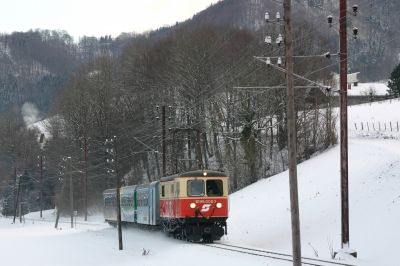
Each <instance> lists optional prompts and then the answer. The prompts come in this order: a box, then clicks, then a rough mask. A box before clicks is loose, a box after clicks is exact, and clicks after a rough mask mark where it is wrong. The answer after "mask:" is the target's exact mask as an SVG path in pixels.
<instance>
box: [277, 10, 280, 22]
mask: <svg viewBox="0 0 400 266" xmlns="http://www.w3.org/2000/svg"><path fill="white" fill-rule="evenodd" d="M280 20H281V13H279V12H276V21H277V22H279V21H280Z"/></svg>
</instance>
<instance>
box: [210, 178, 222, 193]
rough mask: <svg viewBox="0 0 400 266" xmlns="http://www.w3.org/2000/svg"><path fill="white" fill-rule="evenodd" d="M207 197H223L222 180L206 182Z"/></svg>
mask: <svg viewBox="0 0 400 266" xmlns="http://www.w3.org/2000/svg"><path fill="white" fill-rule="evenodd" d="M206 188H207V196H209V197H219V196H223V195H224V188H223V184H222V180H220V179H210V180H207V182H206Z"/></svg>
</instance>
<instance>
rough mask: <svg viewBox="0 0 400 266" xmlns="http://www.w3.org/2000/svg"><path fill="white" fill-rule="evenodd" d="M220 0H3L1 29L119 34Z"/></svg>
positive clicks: (180, 17) (159, 23) (178, 17)
mask: <svg viewBox="0 0 400 266" xmlns="http://www.w3.org/2000/svg"><path fill="white" fill-rule="evenodd" d="M218 1H219V0H2V1H1V2H2V4H1V15H0V32H5V33H11V32H13V31H28V30H30V29H38V28H40V29H50V30H66V31H67V32H68V33H69V34H70V35H72V36H73V37H74V38H75V41H77V40H78V37H79V36H83V35H88V36H96V37H99V36H103V35H110V34H111V35H112V36H113V37H116V36H117V35H119V33H121V32H137V33H140V32H143V31H147V30H150V29H156V28H158V27H160V26H163V25H171V24H175V22H177V21H183V20H185V19H187V18H190V17H192V16H193V15H194V14H195V13H197V12H199V11H201V10H203V9H206V8H207V7H208V6H210V5H211V4H212V3H216V2H218Z"/></svg>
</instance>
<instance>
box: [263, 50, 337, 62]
mask: <svg viewBox="0 0 400 266" xmlns="http://www.w3.org/2000/svg"><path fill="white" fill-rule="evenodd" d="M332 56H339V53H334V54H331V53H330V52H326V53H323V54H314V55H294V56H293V58H319V57H322V58H330V57H332ZM256 57H257V58H260V59H265V60H266V59H267V58H271V59H278V58H285V56H256Z"/></svg>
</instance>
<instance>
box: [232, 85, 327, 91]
mask: <svg viewBox="0 0 400 266" xmlns="http://www.w3.org/2000/svg"><path fill="white" fill-rule="evenodd" d="M293 88H294V89H320V88H321V86H315V85H310V86H294V87H293ZM233 89H235V90H269V89H270V90H274V89H286V86H256V87H251V86H250V87H240V86H238V87H233Z"/></svg>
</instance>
